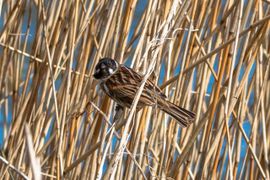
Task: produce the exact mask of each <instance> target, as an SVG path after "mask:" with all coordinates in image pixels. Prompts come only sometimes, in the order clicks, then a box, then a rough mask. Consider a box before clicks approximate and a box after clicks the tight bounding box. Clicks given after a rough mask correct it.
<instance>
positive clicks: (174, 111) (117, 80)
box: [93, 57, 195, 127]
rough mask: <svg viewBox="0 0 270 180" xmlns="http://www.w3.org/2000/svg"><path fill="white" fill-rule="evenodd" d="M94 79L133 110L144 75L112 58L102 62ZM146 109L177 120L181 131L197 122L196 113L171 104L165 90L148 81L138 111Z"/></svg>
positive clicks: (119, 102) (98, 65) (123, 105)
mask: <svg viewBox="0 0 270 180" xmlns="http://www.w3.org/2000/svg"><path fill="white" fill-rule="evenodd" d="M93 76H94V78H95V79H96V80H98V82H99V85H100V88H101V89H102V90H103V92H105V94H107V95H108V96H109V97H110V98H111V99H113V100H114V101H115V102H116V103H117V105H119V106H120V107H123V108H130V107H131V105H132V102H133V100H134V98H135V96H136V93H137V91H138V89H139V88H140V85H141V83H142V80H143V75H141V74H140V73H138V72H136V71H135V70H133V69H131V68H129V67H127V66H125V65H124V64H120V63H118V62H117V61H116V60H114V59H112V58H108V57H105V58H101V59H100V60H99V62H98V63H97V64H96V66H95V69H94V74H93ZM146 106H156V107H157V108H158V109H160V110H161V111H163V112H165V113H167V114H168V115H169V116H171V117H172V118H174V119H175V120H176V121H177V123H178V124H179V125H180V126H181V127H187V126H189V125H190V124H191V123H192V122H194V119H195V113H193V112H192V111H189V110H187V109H184V108H182V107H180V106H178V105H176V104H174V103H172V102H170V101H169V100H168V99H167V96H166V95H165V94H164V93H163V92H162V91H161V89H160V88H159V87H158V86H157V85H155V83H154V82H152V81H151V80H148V79H147V80H146V83H145V85H144V89H143V91H142V94H141V96H140V98H139V101H138V104H137V107H136V109H137V110H140V109H142V108H143V107H146Z"/></svg>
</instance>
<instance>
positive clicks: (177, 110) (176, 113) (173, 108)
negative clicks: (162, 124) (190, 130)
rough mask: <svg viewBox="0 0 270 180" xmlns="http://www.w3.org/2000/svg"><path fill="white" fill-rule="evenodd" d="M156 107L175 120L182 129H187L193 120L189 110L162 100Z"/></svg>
mask: <svg viewBox="0 0 270 180" xmlns="http://www.w3.org/2000/svg"><path fill="white" fill-rule="evenodd" d="M158 107H159V108H160V109H161V110H162V111H164V112H165V113H167V114H169V115H170V116H171V117H173V118H174V119H176V120H177V122H178V124H180V126H182V127H187V126H188V125H189V124H191V123H193V121H194V120H195V114H194V113H193V112H191V111H189V110H186V109H184V108H181V107H179V106H177V105H175V104H173V103H171V102H169V101H165V100H162V101H160V102H158Z"/></svg>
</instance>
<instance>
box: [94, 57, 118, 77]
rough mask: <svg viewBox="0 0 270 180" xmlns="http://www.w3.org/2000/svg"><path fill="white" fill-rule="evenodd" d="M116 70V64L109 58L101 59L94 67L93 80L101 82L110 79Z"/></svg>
mask: <svg viewBox="0 0 270 180" xmlns="http://www.w3.org/2000/svg"><path fill="white" fill-rule="evenodd" d="M117 68H118V62H117V61H115V60H113V59H111V58H102V59H100V60H99V62H98V64H97V65H96V67H95V73H94V78H95V79H98V80H103V79H106V78H108V77H110V76H111V75H112V74H114V73H115V71H116V70H117Z"/></svg>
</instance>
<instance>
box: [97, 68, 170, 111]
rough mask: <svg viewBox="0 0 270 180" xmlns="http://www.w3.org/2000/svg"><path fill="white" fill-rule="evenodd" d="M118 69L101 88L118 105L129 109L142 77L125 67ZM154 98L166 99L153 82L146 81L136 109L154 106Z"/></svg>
mask: <svg viewBox="0 0 270 180" xmlns="http://www.w3.org/2000/svg"><path fill="white" fill-rule="evenodd" d="M120 68H121V69H119V70H118V71H117V72H116V73H115V74H113V75H112V76H111V77H110V78H108V80H106V82H104V83H103V85H102V88H103V90H104V91H105V92H106V93H107V94H108V95H109V96H110V97H111V98H112V99H114V100H115V101H116V102H117V103H118V104H120V105H122V106H126V107H130V106H131V104H132V102H133V99H134V97H135V95H136V93H137V91H138V89H139V87H140V85H141V82H142V79H143V77H142V76H141V75H140V74H138V73H137V72H135V71H134V70H132V69H130V68H127V67H125V66H121V67H120ZM156 98H166V96H165V95H164V94H163V93H162V91H161V90H160V89H159V88H158V87H157V86H156V85H155V84H154V83H153V82H151V81H149V80H147V82H146V84H145V86H144V90H143V92H142V94H141V97H140V100H139V102H138V108H141V107H143V106H146V105H148V106H151V105H154V104H155V102H156V100H155V99H156Z"/></svg>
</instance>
